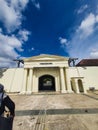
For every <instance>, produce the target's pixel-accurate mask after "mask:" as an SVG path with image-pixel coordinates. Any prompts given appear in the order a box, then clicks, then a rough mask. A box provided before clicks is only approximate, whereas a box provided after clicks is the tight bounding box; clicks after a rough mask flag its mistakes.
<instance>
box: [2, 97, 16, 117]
mask: <svg viewBox="0 0 98 130" xmlns="http://www.w3.org/2000/svg"><path fill="white" fill-rule="evenodd" d="M5 106H6V107H7V108H8V109H9V111H10V114H11V115H12V116H14V115H15V103H14V102H13V101H12V100H11V99H10V97H9V96H6V97H5V98H4V99H3V101H2V104H1V107H0V115H2V114H3V112H4V111H5Z"/></svg>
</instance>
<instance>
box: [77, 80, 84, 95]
mask: <svg viewBox="0 0 98 130" xmlns="http://www.w3.org/2000/svg"><path fill="white" fill-rule="evenodd" d="M78 86H79V92H84V88H83V84H82V80H81V79H79V80H78Z"/></svg>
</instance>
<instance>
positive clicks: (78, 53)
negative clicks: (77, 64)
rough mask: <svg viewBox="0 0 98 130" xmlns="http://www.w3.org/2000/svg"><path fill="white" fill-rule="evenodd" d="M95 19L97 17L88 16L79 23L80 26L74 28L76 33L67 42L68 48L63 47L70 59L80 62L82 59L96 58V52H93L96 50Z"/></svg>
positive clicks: (96, 29) (96, 30) (97, 38)
mask: <svg viewBox="0 0 98 130" xmlns="http://www.w3.org/2000/svg"><path fill="white" fill-rule="evenodd" d="M97 18H98V15H95V14H93V13H90V14H88V16H87V17H86V18H85V19H83V20H82V21H81V24H80V26H79V27H77V28H76V32H75V33H74V34H73V35H72V38H71V40H70V41H68V43H69V44H68V46H66V45H65V46H63V48H64V49H66V48H67V52H68V53H69V56H70V57H76V58H79V59H80V60H81V59H83V58H96V57H97V58H98V50H95V48H98V36H97V33H96V32H98V28H96V26H97V23H98V21H97Z"/></svg>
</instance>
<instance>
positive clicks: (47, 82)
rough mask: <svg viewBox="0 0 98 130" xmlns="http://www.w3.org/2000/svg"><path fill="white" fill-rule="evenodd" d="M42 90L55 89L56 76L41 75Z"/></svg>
mask: <svg viewBox="0 0 98 130" xmlns="http://www.w3.org/2000/svg"><path fill="white" fill-rule="evenodd" d="M39 90H40V91H55V78H54V77H53V76H51V75H43V76H41V77H39Z"/></svg>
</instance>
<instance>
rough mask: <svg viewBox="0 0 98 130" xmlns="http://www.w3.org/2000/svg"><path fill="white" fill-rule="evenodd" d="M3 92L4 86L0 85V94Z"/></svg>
mask: <svg viewBox="0 0 98 130" xmlns="http://www.w3.org/2000/svg"><path fill="white" fill-rule="evenodd" d="M3 91H4V86H3V85H2V84H0V92H3Z"/></svg>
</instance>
